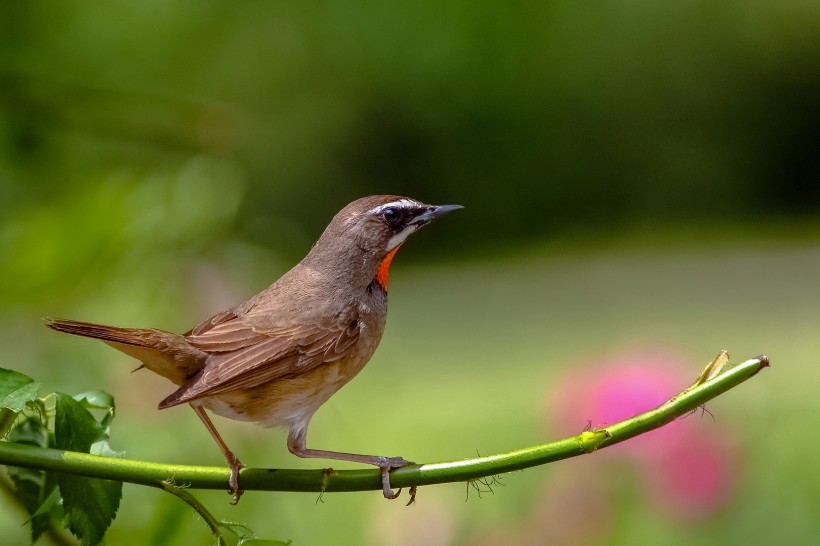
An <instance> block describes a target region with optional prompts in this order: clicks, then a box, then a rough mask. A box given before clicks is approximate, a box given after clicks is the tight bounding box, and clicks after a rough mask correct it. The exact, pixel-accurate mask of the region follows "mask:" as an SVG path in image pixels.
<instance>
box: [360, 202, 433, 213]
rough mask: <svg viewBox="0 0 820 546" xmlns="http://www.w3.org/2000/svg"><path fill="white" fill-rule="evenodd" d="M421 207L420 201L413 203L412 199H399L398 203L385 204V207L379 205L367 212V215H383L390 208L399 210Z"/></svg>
mask: <svg viewBox="0 0 820 546" xmlns="http://www.w3.org/2000/svg"><path fill="white" fill-rule="evenodd" d="M419 206H421V203H419V202H418V201H411V200H410V199H399V200H398V201H392V202H390V203H385V204H384V205H379V206H378V207H373V208H372V209H370V210H369V211H367V213H368V214H381V213H382V212H383V211H384V209H386V208H390V207H393V208H397V209H403V208H410V207H419Z"/></svg>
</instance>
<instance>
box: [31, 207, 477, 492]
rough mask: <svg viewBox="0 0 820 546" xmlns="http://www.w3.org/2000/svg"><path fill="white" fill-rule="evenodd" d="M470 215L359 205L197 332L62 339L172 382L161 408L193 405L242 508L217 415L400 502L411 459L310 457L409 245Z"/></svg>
mask: <svg viewBox="0 0 820 546" xmlns="http://www.w3.org/2000/svg"><path fill="white" fill-rule="evenodd" d="M459 208H462V207H461V206H460V205H443V206H433V205H426V204H424V203H421V202H419V201H416V200H414V199H410V198H407V197H399V196H394V195H375V196H371V197H364V198H362V199H358V200H356V201H354V202H352V203H350V204H349V205H347V206H346V207H345V208H343V209H342V210H341V211H340V212H339V213H338V214H337V215H336V216H335V217H334V218H333V220H332V221H331V222H330V224H329V225H328V226H327V228H326V229H325V231H324V233H323V234H322V236H321V237H319V239H318V240H317V241H316V243H315V244H314V245H313V248H312V249H311V250H310V252H309V253H308V255H307V256H305V258H304V259H303V260H302V261H301V262H300V263H299V264H298V265H296V266H295V267H294V268H293V269H291V270H290V271H288V272H287V273H285V274H284V275H283V276H282V277H281V278H280V279H279V280H277V281H276V282H275V283H273V284H272V285H271V286H269V287H268V288H266V289H265V290H263V291H262V292H260V293H259V294H257V295H256V296H253V297H252V298H250V299H249V300H247V301H246V302H244V303H241V304H239V305H237V306H236V307H233V308H232V309H229V310H227V311H224V312H222V313H219V314H216V315H214V316H213V317H211V318H209V319H208V320H206V321H205V322H203V323H202V324H200V325H199V326H197V327H196V328H194V329H192V330H190V331H189V332H187V333H185V334H183V335H178V334H172V333H170V332H165V331H163V330H155V329H152V328H151V329H147V328H146V329H143V328H117V327H114V326H102V325H98V324H90V323H86V322H75V321H70V320H52V319H49V320H48V321H47V323H46V324H47V326H49V327H50V328H53V329H54V330H59V331H61V332H67V333H69V334H75V335H80V336H86V337H93V338H97V339H101V340H102V341H104V342H105V343H107V344H108V345H110V346H112V347H114V348H115V349H118V350H120V351H122V352H124V353H125V354H127V355H130V356H132V357H134V358H136V359H138V360H140V361H141V362H142V366H141V367H145V368H148V369H149V370H151V371H153V372H155V373H157V374H159V375H161V376H163V377H165V378H167V379H169V380H171V381H172V382H173V383H175V384H176V385H179V389H177V390H176V392H174V393H173V394H171V395H170V396H168V397H167V398H165V399H164V400H163V401H162V402H160V403H159V409H164V408H169V407H172V406H176V405H179V404H183V403H188V404H190V406H191V407H192V408H193V409H194V411H195V412H196V414H197V415H198V416H199V418H200V419H201V420H202V422H203V423H204V424H205V426H206V427H207V429H208V432H210V433H211V436H213V438H214V440H216V442H217V444H219V448H220V449H221V450H222V453H223V454H224V456H225V459H226V460H227V461H228V465H229V466H230V468H231V476H230V481H229V486H230V492H231V494H232V495H233V499H234V503H236V502H238V501H239V497H240V496H241V495H242V489H241V487H240V485H239V471H240V469H242V468H243V467H244V465H243V464H242V463H241V462H240V461H239V459H238V458H237V457H236V455H234V453H233V452H232V451H231V450H230V448H229V447H228V446H227V444H225V441H224V440H223V439H222V438H221V437H220V435H219V433H218V432H217V430H216V428H215V427H214V424H213V423H212V422H211V419H210V418H209V417H208V415H207V414H206V413H205V409H209V410H211V411H212V412H213V413H215V414H217V415H221V416H223V417H228V418H229V419H237V420H239V421H252V422H257V423H261V424H263V425H266V426H282V427H287V429H288V449H289V450H290V452H291V453H293V454H294V455H297V456H299V457H317V458H322V459H338V460H343V461H354V462H360V463H365V464H372V465H375V466H377V467H379V469H381V475H382V485H383V491H384V496H385V497H386V498H389V499H393V498H396V497H397V496H398V493H394V492H393V489H392V488H391V486H390V475H389V472H390V470H391V469H393V468H399V467H402V466H406V465H408V464H412V463H410V462H409V461H406V460H405V459H403V458H401V457H382V456H374V455H357V454H353V453H340V452H336V451H325V450H319V449H310V448H308V447H307V428H308V423H309V422H310V418H311V417H313V414H314V413H315V412H316V410H318V409H319V407H320V406H321V405H322V404H324V403H325V402H326V401H327V400H328V399H329V398H330V397H331V396H332V395H333V393H335V392H336V391H338V390H339V389H340V388H341V387H342V386H343V385H344V384H345V383H347V382H348V381H350V380H351V379H353V377H355V376H356V374H358V373H359V372H360V371H361V370H362V368H363V367H364V365H365V364H367V361H368V360H370V357H371V356H373V353H374V351H375V350H376V347H377V346H378V345H379V341H380V340H381V338H382V333H383V332H384V325H385V320H386V318H387V273H388V270H389V268H390V262H391V260H392V259H393V256H394V255H395V254H396V251H397V250H398V249H399V247H400V246H401V245H402V243H403V242H404V241H405V239H407V237H408V236H409V235H410V234H412V233H413V232H415V231H416V230H417V229H419V228H420V227H422V226H424V225H425V224H427V223H428V222H430V221H431V220H433V219H434V218H436V217H438V216H440V215H442V214H444V213H447V212H450V211H453V210H456V209H459Z"/></svg>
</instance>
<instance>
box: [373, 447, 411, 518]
mask: <svg viewBox="0 0 820 546" xmlns="http://www.w3.org/2000/svg"><path fill="white" fill-rule="evenodd" d="M381 463H382V464H380V465H379V469H380V470H381V472H382V493H384V498H386V499H388V500H393V499H396V498H398V496H399V495H400V494H401V488H399V490H398V491H393V488H392V487H391V486H390V471H391V470H392V469H394V468H401V467H403V466H408V465H411V464H415V463H413V462H411V461H408V460H407V459H405V458H404V457H382V461H381ZM415 500H416V486H415V485H414V486H413V487H411V488H410V502H408V503H407V505H408V506H409V505H410V504H412V503H413V502H415Z"/></svg>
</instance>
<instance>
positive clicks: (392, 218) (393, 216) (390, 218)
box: [382, 207, 402, 227]
mask: <svg viewBox="0 0 820 546" xmlns="http://www.w3.org/2000/svg"><path fill="white" fill-rule="evenodd" d="M382 216H384V221H385V222H387V225H389V226H390V227H396V226H398V225H399V223H401V217H402V214H401V211H400V210H399V209H394V208H393V207H387V208H386V209H384V210H383V211H382Z"/></svg>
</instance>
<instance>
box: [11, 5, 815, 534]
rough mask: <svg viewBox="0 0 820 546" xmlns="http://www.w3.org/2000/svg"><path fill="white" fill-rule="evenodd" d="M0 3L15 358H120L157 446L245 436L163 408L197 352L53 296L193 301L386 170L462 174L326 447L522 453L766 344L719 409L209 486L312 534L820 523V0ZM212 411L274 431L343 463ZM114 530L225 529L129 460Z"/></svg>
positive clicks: (200, 452)
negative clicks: (161, 374)
mask: <svg viewBox="0 0 820 546" xmlns="http://www.w3.org/2000/svg"><path fill="white" fill-rule="evenodd" d="M0 36H2V39H0V211H1V212H0V286H2V289H0V366H4V367H10V368H14V369H18V370H20V371H23V372H25V373H27V374H29V375H31V376H33V377H35V378H36V379H38V380H40V381H42V382H43V383H44V384H45V389H46V390H47V391H54V390H58V391H63V392H69V393H77V392H81V391H85V390H89V389H93V388H104V389H107V390H109V391H110V392H112V393H113V394H114V395H115V396H116V399H117V402H118V408H119V413H118V417H117V419H116V420H115V423H114V425H115V427H114V431H113V437H112V445H113V447H114V448H116V449H122V450H125V451H126V453H127V456H129V457H132V458H138V459H146V460H151V461H163V462H169V463H191V464H213V465H219V464H222V459H221V455H220V453H219V452H218V450H217V449H216V447H215V446H214V445H213V444H212V441H211V439H210V437H209V436H208V434H207V432H206V431H205V429H204V428H203V427H202V426H201V425H200V423H199V422H198V420H197V419H196V417H195V416H194V415H193V413H192V412H190V411H187V410H185V409H174V410H168V411H163V412H158V411H156V409H155V407H156V403H157V402H158V400H160V399H161V398H163V397H164V396H165V395H166V394H167V393H168V392H170V391H171V390H172V388H171V387H170V386H168V385H166V384H164V383H163V382H162V381H161V380H159V379H157V378H154V377H151V376H150V375H149V374H148V373H146V372H141V373H135V374H131V373H129V371H130V370H131V369H132V368H133V367H134V366H135V363H134V362H133V361H130V360H129V359H127V358H126V357H124V356H121V355H120V354H118V353H116V352H114V351H113V350H111V349H109V348H107V347H105V346H104V345H102V344H99V343H95V342H92V341H89V340H82V339H76V338H70V337H67V336H60V335H58V334H56V333H54V332H51V331H47V330H46V329H45V328H43V327H42V326H41V324H40V319H41V317H43V316H47V315H48V316H58V317H67V318H76V319H82V320H91V321H98V322H106V323H110V324H117V325H133V326H154V327H159V328H164V329H167V330H172V331H185V330H187V329H188V328H190V327H191V326H192V325H194V324H196V323H198V322H199V321H200V320H202V319H203V318H205V317H206V316H208V315H209V314H210V313H213V312H216V311H219V310H222V309H224V308H226V307H228V306H230V305H233V304H235V303H237V302H239V301H241V300H242V299H244V298H246V297H248V296H250V295H251V294H253V293H255V292H257V291H259V290H261V289H262V288H264V287H265V286H267V285H268V284H269V283H270V282H272V281H273V280H274V279H275V278H277V277H278V276H279V275H280V274H282V273H283V272H284V271H286V270H287V269H288V268H289V267H291V266H292V265H293V264H294V263H295V262H296V261H298V260H299V259H300V258H301V256H302V255H304V253H305V252H306V251H307V249H308V248H309V247H310V245H311V243H312V242H313V241H314V240H315V238H316V237H317V236H318V235H319V233H320V232H321V230H322V229H323V227H324V225H325V224H326V223H327V221H328V220H329V219H330V218H331V217H332V215H333V214H334V213H335V212H336V211H337V210H338V209H340V208H341V207H342V206H343V205H344V204H346V203H347V202H348V201H350V200H352V199H354V198H357V197H360V196H363V195H367V194H372V193H397V194H406V195H410V196H413V197H417V198H419V199H423V200H426V201H428V202H433V203H451V202H456V203H460V204H462V205H464V206H465V207H466V208H465V210H464V211H460V212H458V213H456V214H453V215H452V216H448V217H447V218H445V219H442V220H441V221H439V222H436V223H435V224H434V225H433V226H431V227H429V228H427V229H426V230H424V232H422V233H421V234H419V235H416V236H415V237H414V238H413V240H412V241H411V242H410V243H409V244H408V245H406V246H405V248H403V249H402V252H401V255H400V256H399V258H398V259H397V260H396V261H395V262H394V267H393V272H392V277H391V315H390V319H389V321H388V329H387V332H386V334H385V338H384V340H383V342H382V346H381V348H380V350H379V351H378V352H377V354H376V356H375V358H374V359H373V361H372V362H371V364H370V366H369V367H368V369H367V370H366V372H364V373H363V374H362V375H361V376H360V377H359V378H357V380H356V381H354V382H353V383H351V384H350V385H349V386H347V387H345V389H343V390H342V391H341V392H340V393H339V394H338V395H337V396H336V397H334V398H333V399H332V400H331V401H330V402H329V403H328V404H327V405H326V406H325V407H324V408H323V409H322V410H321V411H320V412H319V413H318V414H317V416H316V418H315V419H314V422H313V424H312V427H311V444H312V445H313V446H314V447H320V448H329V449H336V450H342V451H353V452H370V453H384V454H388V455H396V454H400V455H403V456H405V457H408V458H411V459H413V460H416V461H420V462H433V461H442V460H450V459H457V458H464V457H471V456H473V455H475V454H476V453H481V454H490V453H496V452H502V451H506V450H510V449H514V448H518V447H524V446H528V445H534V444H538V443H541V442H544V441H548V440H550V439H555V438H558V437H560V436H561V435H564V434H571V433H576V432H578V431H579V430H581V429H583V428H584V427H585V426H586V425H587V423H588V422H589V421H591V422H592V424H593V426H598V425H602V424H606V423H607V422H611V421H613V420H615V419H618V418H621V417H624V416H626V415H628V414H629V413H630V412H634V411H638V410H639V409H641V408H645V407H647V406H651V405H653V404H655V403H658V402H660V401H662V400H664V399H665V398H668V397H669V396H671V395H672V394H674V393H675V392H677V391H679V390H681V389H682V388H684V387H685V386H687V385H688V384H689V383H691V381H692V380H693V379H694V378H695V377H696V376H697V374H698V373H699V372H700V370H701V369H702V366H703V365H704V364H705V363H706V362H707V361H708V360H710V359H711V358H712V357H713V356H714V355H715V354H716V353H717V352H718V350H720V349H723V348H725V349H728V350H729V351H730V352H731V353H732V355H733V357H734V358H735V359H736V360H741V359H745V358H748V357H752V356H755V355H757V354H759V353H761V352H765V353H767V354H768V355H769V356H770V358H771V360H772V369H771V370H767V371H766V372H765V373H763V374H761V376H759V377H757V378H755V380H753V381H751V382H750V383H748V384H746V385H743V386H742V387H741V388H738V389H736V390H734V391H731V392H729V393H728V394H726V395H725V396H723V397H721V398H720V399H718V400H716V401H714V402H713V403H710V404H709V405H708V408H707V409H708V410H709V411H710V412H711V414H712V415H713V416H714V419H713V418H711V417H710V416H709V414H704V415H701V414H697V415H693V416H690V417H689V418H688V419H686V420H683V421H679V422H677V423H675V424H673V425H671V426H670V427H668V428H667V429H665V430H663V431H658V432H655V433H652V434H649V435H647V436H646V437H645V438H643V439H641V440H639V441H636V442H634V443H631V444H629V445H624V446H618V447H615V448H613V449H610V450H606V451H604V452H600V453H596V454H595V455H592V456H588V457H584V458H582V459H575V460H570V461H566V462H562V463H558V464H554V465H549V466H547V467H540V468H536V469H531V470H527V471H525V472H519V473H514V474H510V475H507V476H504V477H502V478H501V482H500V483H495V484H492V483H490V486H492V489H493V491H490V490H489V487H486V486H481V487H480V489H482V490H483V492H482V493H480V492H479V491H477V490H475V489H470V488H469V487H468V486H467V485H465V484H452V485H443V486H436V487H429V488H423V489H422V490H421V491H420V492H419V498H418V503H417V505H416V506H414V507H412V508H405V507H404V503H401V502H387V501H385V500H383V499H382V498H381V495H380V494H379V493H377V492H372V493H356V494H328V495H325V496H324V498H323V499H322V500H321V501H319V502H317V497H316V495H313V494H292V493H255V492H249V493H247V494H246V496H245V497H244V498H243V500H242V502H241V503H240V504H239V506H237V507H231V506H229V505H228V497H227V495H226V494H224V493H222V492H204V493H201V495H200V498H202V499H203V500H204V502H205V503H206V504H207V505H208V506H209V507H211V508H212V509H213V510H214V512H215V513H216V515H218V516H219V517H222V518H224V519H228V520H232V521H236V522H242V523H245V524H247V525H248V526H249V527H250V528H252V529H253V530H254V531H255V532H256V533H257V534H258V535H260V536H262V537H266V538H277V539H292V540H293V541H294V543H295V544H297V545H301V544H367V545H371V544H372V545H383V544H384V545H412V544H425V545H426V546H435V545H450V544H453V545H489V544H502V543H503V544H510V543H517V544H525V545H536V544H552V545H564V544H567V545H572V544H586V545H595V544H615V545H617V544H659V543H662V544H693V543H721V544H744V545H753V544H771V543H775V542H777V543H792V544H808V543H811V542H812V541H814V540H816V537H817V534H818V532H820V523H818V518H817V514H818V507H820V473H819V472H817V471H816V466H817V457H818V453H819V452H820V441H819V440H818V439H817V435H816V434H815V429H816V423H817V419H818V415H820V413H818V412H820V397H818V396H817V386H818V378H819V376H820V371H818V364H820V362H819V361H820V358H819V357H818V355H819V354H820V347H819V345H820V342H819V341H818V338H819V337H820V283H818V279H820V244H818V243H820V39H818V37H819V36H820V3H817V2H812V1H806V0H781V1H779V2H756V1H751V2H750V1H747V0H744V1H740V0H730V1H727V2H718V3H715V2H706V1H698V0H693V1H684V2H629V1H620V2H612V1H601V2H594V3H589V2H573V1H547V2H512V3H505V4H499V3H490V2H466V1H453V2H444V3H442V2H430V1H427V0H422V1H417V2H412V3H396V2H392V3H386V2H356V1H353V2H351V1H345V2H340V1H335V0H327V1H325V2H321V3H291V2H280V1H269V0H268V1H261V0H256V1H246V2H239V3H237V2H213V1H211V2H203V1H199V0H198V1H191V0H188V1H178V2H161V1H157V0H145V1H141V2H127V1H113V2H105V3H94V4H93V5H92V4H90V3H86V2H78V1H63V2H55V1H36V0H33V1H28V2H4V3H2V4H0ZM217 425H218V426H219V427H220V429H221V430H222V431H223V435H224V436H225V437H226V438H227V440H228V442H229V444H230V445H231V446H233V448H234V450H235V451H237V453H238V454H239V455H240V457H241V458H242V459H243V461H244V462H246V463H248V464H249V465H252V466H268V467H289V468H293V467H296V468H317V467H319V466H320V465H319V464H318V463H317V461H301V460H297V459H296V458H295V457H293V456H291V455H290V454H288V453H287V450H286V448H285V439H284V434H283V433H281V432H279V431H275V430H265V429H262V428H258V427H255V426H252V425H248V424H240V423H232V422H228V421H225V420H220V421H219V422H218V423H217ZM334 466H335V467H338V468H342V467H345V465H342V464H335V463H334ZM0 502H2V504H3V505H4V506H5V507H4V508H3V509H2V510H0V533H2V535H3V537H4V540H3V541H4V543H6V544H24V543H25V542H26V537H27V530H26V528H25V527H23V526H21V525H22V523H23V522H24V521H25V517H24V516H23V514H21V513H19V512H17V511H16V510H15V509H14V508H13V505H12V504H10V503H9V502H8V501H7V500H5V499H4V500H2V501H0ZM108 541H109V544H126V543H127V544H155V545H163V544H166V545H174V544H209V543H210V538H209V536H208V532H207V530H206V527H205V525H204V524H203V523H202V522H201V521H198V520H197V518H195V517H194V516H193V515H192V513H191V512H190V511H189V510H188V509H187V507H185V506H184V505H182V504H181V503H179V502H178V501H176V500H175V499H173V498H171V497H170V496H169V495H164V494H162V493H160V492H158V491H155V490H149V489H147V488H143V487H137V486H126V487H125V490H124V498H123V502H122V507H121V510H120V514H119V516H118V518H117V519H116V521H115V523H114V525H113V527H112V528H111V530H110V532H109V535H108Z"/></svg>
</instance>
